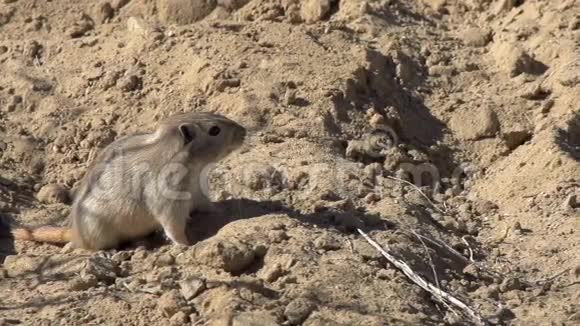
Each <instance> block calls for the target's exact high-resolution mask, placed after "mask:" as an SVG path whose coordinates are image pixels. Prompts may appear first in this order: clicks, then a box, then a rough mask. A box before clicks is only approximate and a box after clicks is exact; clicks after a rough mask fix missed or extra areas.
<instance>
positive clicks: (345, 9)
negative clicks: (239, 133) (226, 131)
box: [0, 0, 580, 325]
mask: <svg viewBox="0 0 580 326" xmlns="http://www.w3.org/2000/svg"><path fill="white" fill-rule="evenodd" d="M579 42H580V2H578V1H576V0H559V1H551V0H544V1H541V0H468V1H463V0H461V1H460V0H382V1H372V0H367V1H362V0H340V1H339V0H305V1H298V0H218V1H217V2H216V1H203V0H165V1H162V0H159V1H155V0H110V1H70V0H52V1H48V0H47V1H37V0H2V1H0V77H1V78H0V173H1V176H0V218H1V219H2V221H3V222H4V223H3V225H2V226H1V228H2V231H3V233H4V235H5V234H6V232H5V231H7V230H8V225H11V226H12V227H13V226H15V225H30V226H35V225H44V224H52V225H62V224H64V223H66V217H67V214H68V212H69V210H70V207H69V206H68V205H67V204H66V202H67V201H66V197H67V192H68V190H69V189H71V188H72V187H73V185H74V184H75V183H76V182H77V181H78V180H79V179H80V178H81V177H82V176H83V174H84V172H85V171H86V168H87V165H88V164H89V163H90V161H91V159H92V158H93V157H94V155H95V153H97V152H98V150H99V149H100V148H103V147H104V146H105V145H107V144H108V143H110V142H111V141H113V140H114V139H117V138H118V137H120V136H122V135H126V134H130V133H134V132H138V131H150V130H151V129H152V128H154V126H155V124H156V123H157V122H158V121H159V120H160V119H162V118H164V117H166V116H168V115H170V114H173V113H176V112H183V111H202V110H203V111H210V112H216V113H220V114H223V115H226V116H227V117H229V118H231V119H234V120H236V121H239V122H240V123H241V124H243V125H244V126H246V127H247V128H248V129H249V130H250V136H249V139H248V142H247V144H246V145H245V147H244V148H243V150H241V151H239V152H237V153H235V154H233V155H232V156H230V157H229V158H228V159H226V160H225V161H223V162H222V163H221V164H219V166H218V167H216V169H215V170H214V171H213V173H212V176H211V180H212V182H211V185H212V189H213V196H214V200H216V201H218V202H219V203H220V205H221V206H222V208H223V213H222V214H219V215H215V216H212V215H194V216H192V221H191V226H190V228H189V231H190V232H189V233H190V234H189V235H190V238H191V239H192V241H193V243H194V244H193V245H192V246H190V247H175V246H171V245H170V244H168V242H167V241H166V240H165V239H164V238H163V237H162V236H160V235H152V236H151V237H150V238H148V239H144V240H143V241H139V242H138V243H132V244H128V245H127V246H124V247H123V248H119V250H108V251H103V252H99V253H87V252H83V251H81V250H71V249H69V248H68V247H64V248H61V247H58V246H54V245H47V244H38V243H30V242H21V241H14V240H13V239H10V238H9V237H3V238H1V239H0V264H2V265H0V325H13V324H21V325H167V324H170V325H466V324H470V323H473V322H474V320H473V318H471V319H470V318H469V317H468V316H466V315H463V314H461V313H460V310H459V309H457V308H455V307H450V306H446V305H442V304H440V303H438V302H437V301H436V300H434V299H433V297H432V296H431V295H430V294H429V293H427V292H425V291H423V290H422V289H421V288H420V287H418V286H417V285H415V284H414V283H413V282H411V281H410V280H409V279H408V278H407V277H406V276H405V275H404V274H403V273H401V272H400V271H399V270H398V269H397V268H395V267H394V266H393V265H392V264H390V263H389V262H388V261H387V260H386V259H385V258H384V257H383V256H382V255H381V254H380V253H379V252H378V251H377V250H376V249H375V248H373V247H372V246H371V245H370V244H369V243H368V242H367V241H365V239H364V238H362V237H361V236H360V235H359V234H358V233H357V232H356V229H357V228H360V229H362V230H364V231H365V232H367V233H368V234H370V236H371V237H372V238H373V239H375V240H376V241H377V242H379V243H380V244H381V245H383V246H384V247H388V250H389V252H391V253H392V254H393V255H394V256H395V257H397V258H398V259H400V260H402V261H405V262H406V263H407V264H409V265H410V267H411V268H412V270H414V271H415V272H416V273H417V274H418V275H420V276H421V277H423V278H425V279H426V280H428V281H429V282H431V283H433V284H438V286H439V287H440V288H441V289H442V290H444V291H446V292H448V293H451V294H453V295H454V296H456V297H457V298H459V299H460V300H461V301H463V302H465V303H466V304H467V305H469V307H471V308H472V309H473V310H474V311H475V312H476V313H477V314H478V315H480V316H481V318H482V319H483V320H484V322H485V323H487V324H498V325H578V324H579V323H580V304H579V303H580V284H579V281H580V230H579V228H578V226H579V225H580V224H579V221H580V206H579V201H580V188H579V184H580V164H579V160H580V108H579V104H578V103H579V102H580V46H579V45H578V44H579ZM420 168H423V169H424V170H425V171H427V172H431V174H430V175H431V177H428V176H429V173H423V174H422V176H423V177H420V176H419V175H420V174H421V173H420V170H419V169H420ZM413 171H415V172H417V171H419V173H416V174H415V176H414V177H413V174H412V173H409V172H413ZM394 178H401V179H405V180H408V181H410V182H414V183H417V184H418V185H419V186H421V191H422V192H423V194H425V196H427V198H428V199H427V198H426V197H424V196H423V195H422V194H421V193H420V192H419V191H418V190H417V189H416V188H415V187H412V186H410V185H409V184H406V183H403V182H401V181H399V180H396V179H394ZM419 179H423V180H419ZM55 184H56V185H59V186H49V187H46V186H47V185H55ZM429 239H435V240H437V241H440V242H436V241H435V242H433V241H429ZM440 243H445V244H447V245H448V246H449V247H448V248H446V247H445V246H442V245H441V244H440ZM449 248H453V250H456V252H459V253H460V255H459V256H458V255H454V254H453V252H452V250H450V249H449Z"/></svg>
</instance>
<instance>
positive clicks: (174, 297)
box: [157, 290, 185, 318]
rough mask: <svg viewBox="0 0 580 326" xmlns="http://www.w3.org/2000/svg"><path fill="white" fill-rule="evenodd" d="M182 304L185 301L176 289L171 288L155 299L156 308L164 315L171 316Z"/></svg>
mask: <svg viewBox="0 0 580 326" xmlns="http://www.w3.org/2000/svg"><path fill="white" fill-rule="evenodd" d="M184 304H185V302H184V301H183V298H182V297H181V295H180V294H179V292H177V290H171V291H169V292H165V293H164V294H163V295H161V297H160V298H159V300H158V301H157V308H158V309H159V310H160V311H161V313H162V314H163V315H164V316H165V317H167V318H171V317H173V315H175V314H176V313H177V312H179V311H180V310H181V307H182V306H183V305H184Z"/></svg>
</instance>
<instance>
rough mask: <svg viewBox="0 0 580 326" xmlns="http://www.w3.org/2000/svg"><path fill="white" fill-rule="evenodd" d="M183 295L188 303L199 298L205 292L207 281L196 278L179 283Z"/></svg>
mask: <svg viewBox="0 0 580 326" xmlns="http://www.w3.org/2000/svg"><path fill="white" fill-rule="evenodd" d="M179 288H180V289H181V295H182V296H183V298H184V299H185V300H187V301H189V300H191V299H193V298H195V297H197V296H198V295H199V294H200V293H201V292H203V291H204V290H205V281H204V280H202V279H199V278H196V277H192V278H189V279H187V280H185V281H181V282H179Z"/></svg>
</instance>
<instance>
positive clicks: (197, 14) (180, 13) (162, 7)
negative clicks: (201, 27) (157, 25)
mask: <svg viewBox="0 0 580 326" xmlns="http://www.w3.org/2000/svg"><path fill="white" fill-rule="evenodd" d="M158 4H159V8H158V10H159V18H160V20H161V21H162V22H163V23H166V24H167V23H169V24H178V25H186V24H192V23H195V22H196V21H199V20H201V19H203V18H205V17H206V16H207V15H209V14H210V13H211V12H212V11H213V10H214V9H215V7H216V6H217V2H216V1H206V0H166V1H159V2H158Z"/></svg>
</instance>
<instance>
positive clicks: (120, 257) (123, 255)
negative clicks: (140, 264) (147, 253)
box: [111, 251, 132, 263]
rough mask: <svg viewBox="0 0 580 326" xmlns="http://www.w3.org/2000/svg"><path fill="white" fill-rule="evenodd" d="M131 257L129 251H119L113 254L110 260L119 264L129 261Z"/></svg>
mask: <svg viewBox="0 0 580 326" xmlns="http://www.w3.org/2000/svg"><path fill="white" fill-rule="evenodd" d="M131 255H132V253H131V252H130V251H119V252H118V253H116V254H114V255H113V256H112V257H111V259H112V260H113V261H115V262H116V263H121V262H123V261H126V260H129V259H130V258H131Z"/></svg>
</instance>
